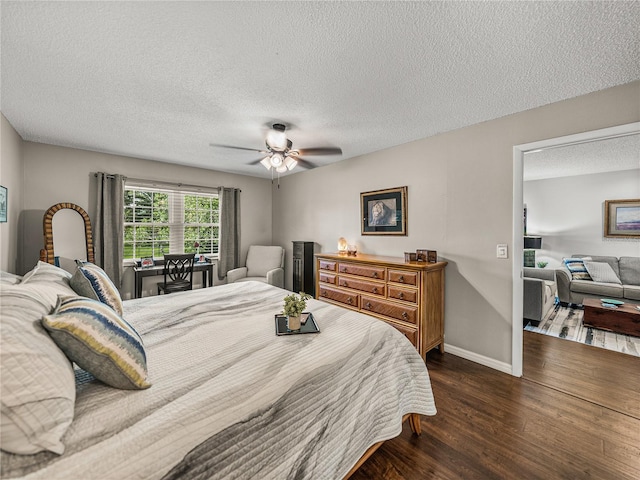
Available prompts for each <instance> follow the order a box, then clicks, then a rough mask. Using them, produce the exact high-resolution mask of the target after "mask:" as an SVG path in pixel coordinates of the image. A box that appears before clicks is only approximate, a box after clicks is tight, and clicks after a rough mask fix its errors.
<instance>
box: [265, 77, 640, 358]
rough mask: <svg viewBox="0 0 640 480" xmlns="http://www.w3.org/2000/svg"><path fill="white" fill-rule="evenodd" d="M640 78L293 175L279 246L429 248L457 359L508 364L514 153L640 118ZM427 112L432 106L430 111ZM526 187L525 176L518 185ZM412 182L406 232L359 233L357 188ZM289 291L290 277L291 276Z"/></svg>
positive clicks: (383, 251)
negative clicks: (442, 264)
mask: <svg viewBox="0 0 640 480" xmlns="http://www.w3.org/2000/svg"><path fill="white" fill-rule="evenodd" d="M639 97H640V82H634V83H632V84H628V85H623V86H620V87H616V88H612V89H608V90H604V91H601V92H596V93H593V94H590V95H586V96H581V97H577V98H574V99H571V100H567V101H563V102H558V103H554V104H551V105H547V106H544V107H541V108H536V109H533V110H529V111H526V112H521V113H517V114H514V115H510V116H507V117H503V118H500V119H497V120H493V121H488V122H484V123H481V124H478V125H474V126H471V127H468V128H463V129H460V130H456V131H453V132H448V133H444V134H441V135H437V136H434V137H430V138H425V139H422V140H418V141H415V142H412V143H409V144H405V145H401V146H398V147H394V148H390V149H387V150H384V151H379V152H375V153H371V154H368V155H364V156H361V157H358V158H353V159H350V160H348V161H346V162H339V163H337V164H333V165H329V166H326V167H323V168H318V169H315V170H311V171H309V172H303V173H298V174H295V175H291V176H287V177H285V178H284V179H282V180H281V181H280V184H281V185H280V189H279V190H274V194H273V212H274V220H273V232H274V243H276V244H280V245H283V246H285V247H286V248H287V256H286V265H287V272H291V268H290V267H291V263H292V259H291V242H292V241H293V240H309V241H315V242H316V243H317V244H318V245H317V248H318V249H319V250H321V251H323V252H332V251H335V250H336V243H337V240H338V238H339V237H341V236H343V237H345V238H346V239H347V240H348V241H349V243H356V244H357V245H358V246H359V248H360V250H361V251H363V252H366V253H371V254H380V255H392V256H401V255H402V254H403V252H405V251H415V249H416V248H429V249H433V250H437V251H438V255H439V256H440V257H441V258H442V259H444V260H447V261H448V262H449V266H448V267H447V270H446V295H445V317H446V319H445V342H446V344H447V345H448V346H450V347H451V348H452V349H455V350H456V351H457V352H458V353H461V352H467V353H468V354H469V355H467V356H468V357H470V358H475V359H477V360H483V359H484V360H485V361H486V363H492V364H494V365H496V364H499V365H504V366H506V367H509V366H510V365H511V344H512V325H513V319H512V315H511V312H512V273H511V272H512V262H513V261H517V262H521V261H522V260H521V259H520V258H519V259H515V260H514V259H513V258H512V256H511V255H510V258H509V259H508V260H500V259H497V258H496V244H498V243H507V244H509V247H510V252H511V251H512V249H513V245H511V240H512V238H513V231H514V227H513V213H512V204H513V182H514V179H513V170H514V168H513V165H514V160H513V147H514V145H520V144H525V143H530V142H534V141H538V140H544V139H548V138H555V137H560V136H564V135H570V134H574V133H579V132H586V131H591V130H596V129H601V128H606V127H611V126H616V125H621V124H626V123H631V122H637V121H639V120H640V104H639V102H638V98H639ZM424 108H429V106H428V105H425V106H424ZM520 181H521V180H520ZM401 185H407V186H408V191H409V193H408V195H409V197H408V236H406V237H382V236H376V237H371V236H361V235H360V226H359V217H360V213H359V209H360V197H359V194H360V192H365V191H369V190H377V189H382V188H390V187H397V186H401ZM287 286H289V287H290V286H291V275H290V274H288V275H287Z"/></svg>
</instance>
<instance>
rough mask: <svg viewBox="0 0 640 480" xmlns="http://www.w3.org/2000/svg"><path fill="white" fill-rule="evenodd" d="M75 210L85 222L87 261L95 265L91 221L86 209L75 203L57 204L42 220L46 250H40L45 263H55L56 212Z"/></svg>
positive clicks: (41, 258)
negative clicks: (54, 217)
mask: <svg viewBox="0 0 640 480" xmlns="http://www.w3.org/2000/svg"><path fill="white" fill-rule="evenodd" d="M65 208H68V209H71V210H75V211H76V212H78V213H79V214H80V216H81V217H82V219H83V220H84V236H85V241H86V245H87V260H88V261H90V262H91V263H95V258H94V256H93V231H92V230H91V220H90V219H89V215H88V214H87V212H86V211H85V210H84V208H82V207H79V206H78V205H76V204H75V203H56V204H55V205H53V206H52V207H51V208H49V210H47V211H46V212H45V214H44V217H43V218H42V228H43V230H44V248H43V249H42V250H40V260H41V261H43V262H47V263H50V264H51V265H53V264H54V263H55V256H54V252H53V216H54V215H55V213H56V212H58V211H60V210H62V209H65Z"/></svg>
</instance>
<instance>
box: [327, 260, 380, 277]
mask: <svg viewBox="0 0 640 480" xmlns="http://www.w3.org/2000/svg"><path fill="white" fill-rule="evenodd" d="M385 270H386V269H385V268H384V267H369V266H366V265H356V264H353V263H341V264H340V265H339V266H338V272H339V273H348V274H350V275H357V276H359V277H365V278H373V279H375V280H384V279H385Z"/></svg>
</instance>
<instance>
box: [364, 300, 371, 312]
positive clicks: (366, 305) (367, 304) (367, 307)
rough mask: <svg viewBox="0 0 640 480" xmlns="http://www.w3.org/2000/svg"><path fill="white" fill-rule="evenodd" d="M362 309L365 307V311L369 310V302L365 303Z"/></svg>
mask: <svg viewBox="0 0 640 480" xmlns="http://www.w3.org/2000/svg"><path fill="white" fill-rule="evenodd" d="M364 307H365V308H366V309H367V310H371V302H367V303H365V305H364Z"/></svg>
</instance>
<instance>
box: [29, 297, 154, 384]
mask: <svg viewBox="0 0 640 480" xmlns="http://www.w3.org/2000/svg"><path fill="white" fill-rule="evenodd" d="M42 324H43V325H44V328H46V329H47V331H48V332H49V335H51V337H52V338H53V340H54V341H55V342H56V344H57V345H58V346H59V347H60V348H61V349H62V351H64V352H65V353H66V354H67V356H68V357H69V358H70V359H71V360H73V361H74V362H75V363H77V364H78V366H79V367H80V368H82V369H84V370H86V371H87V372H89V373H91V374H92V375H93V376H94V377H96V378H97V379H98V380H101V381H102V382H104V383H106V384H107V385H110V386H112V387H116V388H122V389H126V390H140V389H144V388H149V387H150V386H151V384H150V383H149V382H147V357H146V353H145V351H144V345H143V343H142V339H141V338H140V335H138V332H136V330H135V329H134V328H133V327H132V326H131V325H129V323H128V322H127V321H126V320H125V319H124V318H122V317H121V316H120V315H118V314H117V313H116V312H114V311H113V309H111V308H110V307H109V306H108V305H106V304H104V303H102V302H100V301H98V300H94V299H91V298H86V297H76V296H72V297H59V299H58V305H57V306H56V308H55V310H54V311H53V313H52V314H51V315H46V316H44V317H43V318H42Z"/></svg>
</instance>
